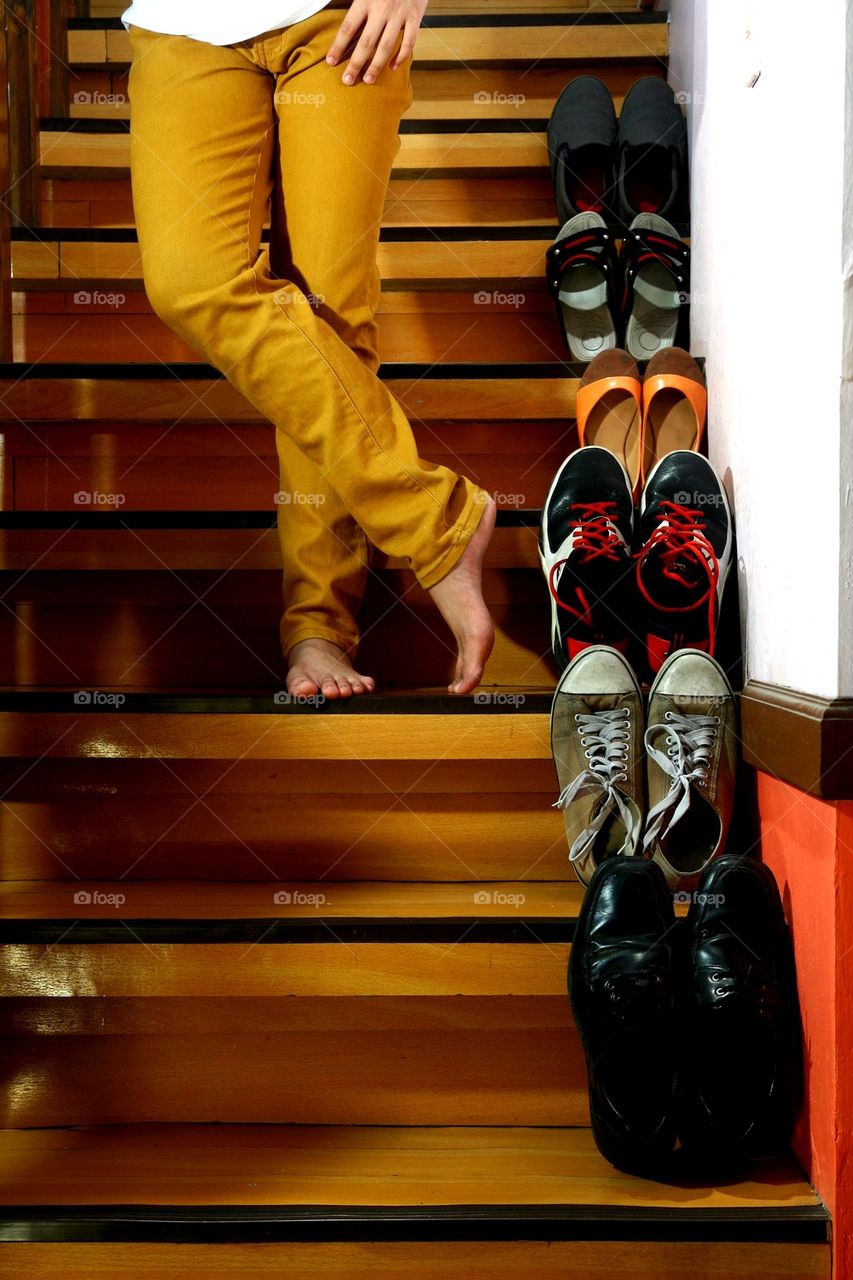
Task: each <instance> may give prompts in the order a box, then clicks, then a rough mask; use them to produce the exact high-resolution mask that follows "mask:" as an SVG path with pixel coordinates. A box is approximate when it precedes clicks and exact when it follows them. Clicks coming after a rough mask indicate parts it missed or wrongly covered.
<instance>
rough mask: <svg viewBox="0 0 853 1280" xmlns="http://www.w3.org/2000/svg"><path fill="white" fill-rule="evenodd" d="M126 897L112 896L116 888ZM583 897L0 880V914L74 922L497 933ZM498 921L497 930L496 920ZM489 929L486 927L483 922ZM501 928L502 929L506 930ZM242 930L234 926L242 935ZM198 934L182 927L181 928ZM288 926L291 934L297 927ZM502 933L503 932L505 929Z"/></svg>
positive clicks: (569, 885)
mask: <svg viewBox="0 0 853 1280" xmlns="http://www.w3.org/2000/svg"><path fill="white" fill-rule="evenodd" d="M122 896H123V898H124V901H122V902H120V903H119V904H118V906H117V905H116V902H115V899H116V897H122ZM582 901H583V886H582V885H581V884H580V883H579V882H578V881H576V880H575V879H574V878H573V879H572V880H544V881H539V880H537V881H514V880H503V881H483V882H482V883H481V884H472V883H471V882H470V881H467V882H463V883H444V884H442V883H436V882H434V881H431V882H423V881H421V882H411V881H410V882H401V881H395V880H391V881H381V880H371V881H367V882H365V881H346V880H343V881H329V880H318V881H301V880H300V881H291V882H289V883H288V884H283V885H277V886H271V885H270V884H258V883H245V882H238V883H233V882H231V883H222V882H215V883H210V882H204V881H197V880H184V881H174V880H164V881H133V882H130V883H129V882H128V881H126V880H117V881H111V882H101V881H98V882H90V881H76V880H75V881H63V882H55V881H41V882H39V881H32V880H25V881H14V880H4V881H3V882H2V884H0V920H3V921H16V922H19V923H23V922H26V921H32V922H36V921H40V922H48V921H51V920H66V919H70V918H73V919H75V920H78V921H80V922H85V921H92V922H109V921H110V920H114V919H115V917H116V913H117V910H118V911H120V913H121V917H122V918H123V919H127V920H131V919H132V920H134V921H137V922H139V921H162V922H165V921H170V920H174V921H182V922H184V923H185V924H186V923H187V922H198V924H199V929H200V930H203V928H204V926H205V925H210V924H211V922H213V921H215V922H218V923H217V927H216V931H217V932H221V926H222V925H223V924H225V923H226V922H228V923H233V924H234V925H235V926H237V928H238V930H240V929H241V926H240V925H239V923H238V922H242V921H247V922H257V921H259V920H261V921H264V922H265V923H266V924H267V925H269V924H270V923H271V922H273V921H281V922H282V923H283V924H287V923H288V922H303V923H305V922H308V923H309V924H310V923H311V922H314V921H316V920H317V919H318V918H319V919H322V920H330V921H333V922H334V923H335V927H336V928H340V927H341V924H342V922H347V921H348V922H351V923H352V922H354V923H356V924H359V925H360V926H361V927H369V922H371V921H372V922H374V923H375V924H377V925H378V924H386V925H396V926H397V927H400V926H401V925H402V924H403V923H407V924H411V926H412V929H413V932H414V935H415V936H419V935H418V926H419V925H421V924H423V925H426V926H429V925H431V924H438V923H442V922H447V921H449V922H451V925H453V924H454V923H456V922H460V921H461V922H464V924H465V925H466V926H468V925H470V924H471V923H472V921H479V922H483V923H485V924H487V925H490V924H491V923H492V922H494V923H495V925H496V926H498V927H496V928H495V929H494V931H493V933H492V934H490V936H499V934H500V926H505V925H506V924H507V923H511V924H513V926H515V925H517V923H518V921H519V920H521V919H523V920H530V921H534V922H536V924H537V925H541V924H542V923H543V922H545V921H551V922H555V923H556V924H558V925H560V926H561V927H562V931H563V934H564V936H568V937H570V936H571V934H570V932H569V926H570V924H571V922H573V921H574V920H575V919H576V918H577V914H578V911H579V910H580V906H581V902H582ZM504 931H505V930H504ZM480 932H481V935H482V934H483V932H486V933H488V932H489V930H488V928H487V929H486V930H481V931H480ZM505 932H506V931H505ZM245 934H246V930H245V929H241V936H245ZM191 935H192V936H193V937H196V936H198V937H201V936H203V935H202V933H201V932H198V931H196V932H194V931H193V929H192V927H188V936H191ZM294 936H299V935H298V934H296V935H294ZM507 936H509V934H507Z"/></svg>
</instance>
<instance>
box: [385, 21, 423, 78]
mask: <svg viewBox="0 0 853 1280" xmlns="http://www.w3.org/2000/svg"><path fill="white" fill-rule="evenodd" d="M420 29H421V24H420V23H419V22H407V23H406V29H405V31H404V33H403V42H402V44H401V45H400V48H399V50H398V52H397V56H396V58H395V59H394V61H393V62H392V63H391V70H392V71H396V70H397V68H398V67H401V66H402V65H403V63H404V62H408V60H409V58H411V56H412V54H413V53H414V51H415V41H416V40H417V38H418V32H419V31H420Z"/></svg>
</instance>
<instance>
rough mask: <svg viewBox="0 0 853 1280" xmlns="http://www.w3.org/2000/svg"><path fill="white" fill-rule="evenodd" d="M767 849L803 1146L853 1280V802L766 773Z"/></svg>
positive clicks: (839, 1273) (761, 806)
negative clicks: (783, 927)
mask: <svg viewBox="0 0 853 1280" xmlns="http://www.w3.org/2000/svg"><path fill="white" fill-rule="evenodd" d="M756 790H757V798H758V811H759V821H760V830H761V856H762V859H763V861H764V862H766V863H767V864H768V866H769V867H770V868H771V869H772V871H773V873H774V875H775V876H776V880H777V882H778V884H779V889H780V891H781V893H782V897H783V901H784V903H785V911H786V914H787V916H788V920H789V922H790V925H791V930H792V933H793V937H794V950H795V953H796V959H797V978H798V984H799V991H800V1003H801V1009H802V1019H803V1037H804V1056H805V1102H804V1106H803V1113H802V1116H801V1118H800V1122H799V1124H798V1127H797V1133H796V1136H795V1142H794V1147H795V1151H796V1153H797V1156H798V1158H799V1160H800V1163H801V1164H802V1166H803V1168H804V1170H805V1172H806V1174H807V1176H808V1177H809V1178H810V1179H811V1181H812V1183H813V1184H814V1186H815V1187H816V1188H817V1190H818V1192H819V1193H820V1194H821V1196H822V1197H823V1199H824V1200H825V1201H826V1203H827V1205H828V1207H829V1209H830V1212H831V1213H832V1221H833V1275H834V1277H835V1280H853V1242H851V1231H853V1024H851V1022H850V1019H849V1017H847V1016H846V1015H847V1011H848V1010H849V1009H850V1007H851V1000H853V803H849V802H844V803H831V802H829V801H823V800H817V799H815V798H814V797H813V796H810V795H806V794H804V793H803V792H801V791H797V790H796V789H795V788H793V787H790V786H788V785H787V784H786V783H783V782H779V781H778V780H776V779H775V778H771V777H768V776H767V775H766V774H759V775H758V777H757V787H756Z"/></svg>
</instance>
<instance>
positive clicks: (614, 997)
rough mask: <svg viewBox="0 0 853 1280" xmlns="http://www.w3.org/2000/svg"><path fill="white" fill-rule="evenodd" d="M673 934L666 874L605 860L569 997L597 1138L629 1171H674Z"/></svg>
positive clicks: (576, 949) (584, 910) (583, 925)
mask: <svg viewBox="0 0 853 1280" xmlns="http://www.w3.org/2000/svg"><path fill="white" fill-rule="evenodd" d="M674 932H675V913H674V909H673V904H672V894H671V893H670V892H669V890H668V889H667V886H666V881H665V879H664V877H663V873H662V872H661V870H660V867H658V866H656V865H655V863H653V862H647V861H646V860H645V859H643V858H635V857H623V858H608V859H607V860H606V861H604V862H602V863H601V865H600V866H599V867H598V870H597V871H596V872H595V875H594V876H593V878H592V880H591V882H590V886H589V888H588V889H587V892H586V897H585V898H584V902H583V906H582V907H581V912H580V916H579V918H578V923H577V928H576V930H575V938H574V942H573V944H572V952H571V958H570V960H569V993H570V997H571V1002H572V1009H573V1011H574V1016H575V1023H576V1025H577V1028H578V1031H579V1033H580V1037H581V1041H582V1043H583V1048H584V1053H585V1054H586V1062H587V1070H588V1072H589V1109H590V1116H591V1120H592V1133H593V1137H594V1139H595V1143H596V1146H597V1147H598V1149H599V1151H600V1152H601V1154H602V1155H603V1156H604V1157H605V1159H606V1160H609V1161H610V1162H611V1164H614V1165H615V1166H616V1167H617V1168H618V1169H623V1170H625V1172H629V1173H645V1174H654V1173H655V1172H659V1171H661V1170H662V1169H664V1168H666V1167H667V1166H668V1165H669V1161H670V1157H671V1155H672V1151H673V1147H674V1145H675V1140H676V1123H675V1096H676V1087H677V1069H676V1052H675V1038H676V1037H675V1020H674V1003H673V967H672V948H673V937H674Z"/></svg>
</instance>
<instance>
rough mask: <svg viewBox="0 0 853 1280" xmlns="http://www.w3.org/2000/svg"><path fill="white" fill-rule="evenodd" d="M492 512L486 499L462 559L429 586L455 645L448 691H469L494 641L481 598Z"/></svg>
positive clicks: (492, 502) (493, 506)
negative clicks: (454, 639)
mask: <svg viewBox="0 0 853 1280" xmlns="http://www.w3.org/2000/svg"><path fill="white" fill-rule="evenodd" d="M496 511H497V508H496V507H495V503H494V499H493V498H489V499H488V503H487V505H486V510H485V511H484V512H483V516H482V519H481V520H480V523H479V524H478V526H477V528H476V529H475V531H474V534H473V536H472V538H471V540H470V542H469V543H468V546H467V547H466V548H465V552H464V554H463V556H462V559H461V560H459V561H457V563H456V564H455V565H454V566H453V568H452V569H451V570H450V573H448V574H447V576H446V577H444V578H442V579H441V581H440V582H437V583H436V584H435V586H434V587H432V588H431V589H430V595H431V596H432V598H433V600H434V601H435V603H436V604H437V605H438V609H439V612H440V613H441V616H442V617H443V618H444V621H445V622H446V623H447V625H448V626H449V627H450V630H451V631H452V632H453V634H454V636H455V637H456V643H457V645H458V646H459V657H458V658H457V661H456V671H455V674H454V677H453V682H452V684H449V685H448V686H447V688H448V692H449V693H470V692H471V690H472V689H475V688H476V687H477V685H478V684H479V683H480V680H481V679H482V676H483V670H484V668H485V666H486V659H487V658H488V656H489V654H490V653H491V652H492V645H493V644H494V643H495V627H494V623H493V622H492V618H491V614H490V613H489V611H488V609H487V608H486V602H485V601H484V599H483V556H484V555H485V554H486V547H487V546H488V545H489V539H490V538H491V536H492V530H493V529H494V527H495V514H496Z"/></svg>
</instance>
